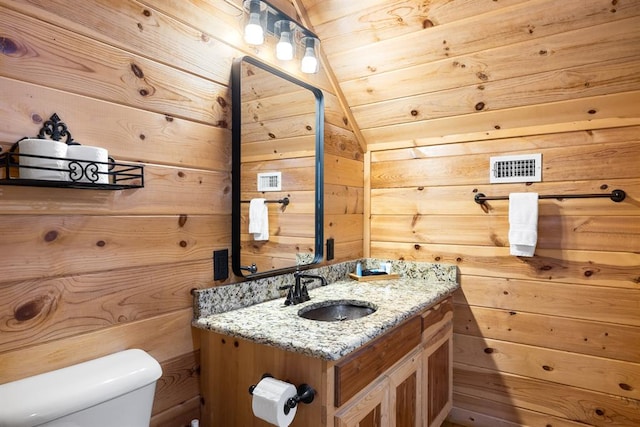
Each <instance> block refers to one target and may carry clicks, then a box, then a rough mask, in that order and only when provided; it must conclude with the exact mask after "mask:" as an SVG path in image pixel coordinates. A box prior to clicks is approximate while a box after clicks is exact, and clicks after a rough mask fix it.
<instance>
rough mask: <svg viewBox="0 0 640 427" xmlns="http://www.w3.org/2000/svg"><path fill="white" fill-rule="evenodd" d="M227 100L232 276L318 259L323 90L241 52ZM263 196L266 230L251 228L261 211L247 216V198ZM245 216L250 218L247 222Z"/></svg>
mask: <svg viewBox="0 0 640 427" xmlns="http://www.w3.org/2000/svg"><path fill="white" fill-rule="evenodd" d="M231 100H232V121H233V123H232V146H233V148H232V185H233V189H232V216H233V218H232V262H231V264H232V268H233V272H234V274H236V275H237V276H240V277H247V278H260V277H266V276H272V275H277V274H283V273H287V272H291V271H294V270H296V269H299V268H305V267H306V266H310V265H313V264H316V263H318V262H320V261H321V260H322V257H323V253H322V249H323V176H324V172H323V165H324V156H323V150H324V99H323V95H322V91H321V90H320V89H318V88H316V87H314V86H311V85H309V84H307V83H305V82H303V81H301V80H298V79H297V78H295V77H293V76H290V75H288V74H286V73H284V72H282V71H280V70H278V69H275V68H273V67H271V66H269V65H267V64H264V63H262V62H261V61H259V60H257V59H255V58H252V57H249V56H244V57H241V58H237V59H236V60H235V61H234V63H233V66H232V75H231ZM262 199H264V202H263V206H265V207H266V210H267V212H268V214H267V215H266V218H267V220H268V227H267V228H265V229H263V231H265V233H262V234H259V233H250V232H249V230H250V226H251V227H253V228H255V227H256V225H255V222H256V221H255V219H256V218H258V219H259V218H260V217H262V218H264V216H265V215H264V212H263V213H262V215H258V217H256V216H255V215H254V218H250V207H251V201H252V200H255V201H256V202H257V201H260V200H262ZM256 207H257V208H259V207H260V205H259V204H256V205H255V206H254V208H256ZM253 213H254V214H256V210H255V209H254V210H253ZM250 219H253V220H254V221H253V223H251V224H250V222H251V221H250ZM266 235H268V236H266ZM265 237H266V238H265Z"/></svg>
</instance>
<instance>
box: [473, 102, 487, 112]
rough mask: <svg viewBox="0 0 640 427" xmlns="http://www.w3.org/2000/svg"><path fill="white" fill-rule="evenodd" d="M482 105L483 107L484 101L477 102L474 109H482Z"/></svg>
mask: <svg viewBox="0 0 640 427" xmlns="http://www.w3.org/2000/svg"><path fill="white" fill-rule="evenodd" d="M484 107H485V105H484V102H478V103H477V104H476V106H475V109H476V111H482V110H484Z"/></svg>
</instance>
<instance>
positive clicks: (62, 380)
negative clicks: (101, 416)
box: [0, 349, 162, 427]
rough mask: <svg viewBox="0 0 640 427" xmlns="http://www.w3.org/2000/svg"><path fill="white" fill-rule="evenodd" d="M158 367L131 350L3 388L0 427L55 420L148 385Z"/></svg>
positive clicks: (157, 373) (157, 374)
mask: <svg viewBox="0 0 640 427" xmlns="http://www.w3.org/2000/svg"><path fill="white" fill-rule="evenodd" d="M160 375H162V369H161V368H160V364H159V363H158V362H157V361H156V360H155V359H154V358H153V357H151V356H150V355H149V354H147V353H146V352H145V351H143V350H139V349H131V350H125V351H121V352H119V353H114V354H110V355H108V356H104V357H101V358H98V359H94V360H89V361H87V362H83V363H80V364H77V365H73V366H69V367H67V368H62V369H58V370H55V371H51V372H46V373H44V374H40V375H35V376H33V377H28V378H24V379H21V380H17V381H14V382H10V383H6V384H1V385H0V402H2V404H1V405H0V427H1V426H12V427H14V426H15V427H18V426H32V425H38V424H41V423H44V422H48V421H51V420H55V419H57V418H60V417H63V416H65V415H68V414H72V413H74V412H77V411H79V410H82V409H85V408H90V407H91V406H94V405H97V404H99V403H101V402H105V401H107V400H110V399H114V398H116V397H118V396H121V395H123V394H126V393H128V392H131V391H134V390H137V389H139V388H142V387H144V386H146V385H149V384H151V383H153V382H155V381H157V380H158V378H160Z"/></svg>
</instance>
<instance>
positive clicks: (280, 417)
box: [251, 377, 298, 427]
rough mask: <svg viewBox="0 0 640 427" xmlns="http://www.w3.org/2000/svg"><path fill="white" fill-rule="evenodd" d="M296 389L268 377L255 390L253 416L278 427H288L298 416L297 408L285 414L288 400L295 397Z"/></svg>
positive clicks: (252, 406) (252, 405)
mask: <svg viewBox="0 0 640 427" xmlns="http://www.w3.org/2000/svg"><path fill="white" fill-rule="evenodd" d="M296 393H297V390H296V387H295V386H294V385H293V384H290V383H287V382H284V381H280V380H278V379H276V378H272V377H266V378H263V379H261V380H260V382H259V383H258V384H257V385H256V386H255V388H254V389H253V398H252V401H251V409H252V410H253V415H255V416H256V417H258V418H260V419H262V420H264V421H266V422H268V423H269V424H273V425H275V426H278V427H287V426H288V425H289V424H291V423H292V422H293V418H294V417H295V416H296V410H297V409H298V408H297V406H296V407H294V408H293V409H290V410H289V413H287V414H285V404H286V403H287V400H289V399H290V398H292V397H293V396H295V395H296Z"/></svg>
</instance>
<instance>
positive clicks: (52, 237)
mask: <svg viewBox="0 0 640 427" xmlns="http://www.w3.org/2000/svg"><path fill="white" fill-rule="evenodd" d="M57 238H58V232H57V231H56V230H51V231H49V232H47V234H45V235H44V241H45V242H53V241H54V240H56V239H57Z"/></svg>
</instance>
